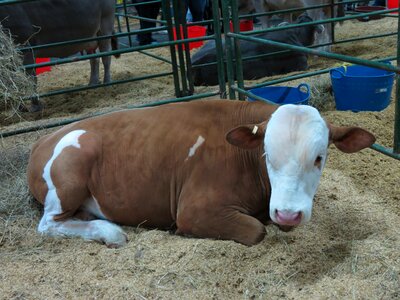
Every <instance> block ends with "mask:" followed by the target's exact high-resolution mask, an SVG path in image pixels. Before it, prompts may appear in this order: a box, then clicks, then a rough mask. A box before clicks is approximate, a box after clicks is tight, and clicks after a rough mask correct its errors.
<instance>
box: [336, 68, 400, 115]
mask: <svg viewBox="0 0 400 300" xmlns="http://www.w3.org/2000/svg"><path fill="white" fill-rule="evenodd" d="M330 75H331V81H332V88H333V93H334V97H335V102H336V109H337V110H352V111H355V112H357V111H381V110H383V109H385V108H386V107H387V106H388V105H389V103H390V95H391V92H392V87H393V80H394V76H395V73H394V72H390V71H386V70H381V69H376V68H370V67H364V66H359V65H354V66H349V67H339V68H335V69H331V70H330Z"/></svg>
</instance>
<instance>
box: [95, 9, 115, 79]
mask: <svg viewBox="0 0 400 300" xmlns="http://www.w3.org/2000/svg"><path fill="white" fill-rule="evenodd" d="M113 32H114V14H112V15H111V16H110V17H105V18H103V19H102V20H101V24H100V32H99V33H98V35H99V36H101V35H111V34H112V33H113ZM111 49H112V45H111V39H105V40H100V41H99V50H100V52H108V51H111ZM101 61H102V63H103V67H104V80H103V83H109V82H111V69H110V67H111V56H110V55H109V56H103V57H102V58H101Z"/></svg>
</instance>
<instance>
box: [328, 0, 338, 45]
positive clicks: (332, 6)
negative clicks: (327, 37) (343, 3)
mask: <svg viewBox="0 0 400 300" xmlns="http://www.w3.org/2000/svg"><path fill="white" fill-rule="evenodd" d="M338 10H339V6H337V7H336V11H338ZM331 18H336V14H335V0H331ZM331 37H332V40H331V41H329V42H331V43H332V44H334V43H335V22H331Z"/></svg>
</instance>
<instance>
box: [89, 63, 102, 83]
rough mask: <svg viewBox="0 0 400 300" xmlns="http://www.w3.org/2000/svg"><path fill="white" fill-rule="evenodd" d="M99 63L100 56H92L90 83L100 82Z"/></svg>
mask: <svg viewBox="0 0 400 300" xmlns="http://www.w3.org/2000/svg"><path fill="white" fill-rule="evenodd" d="M99 65H100V59H99V58H91V59H90V80H89V85H95V84H99V83H100V80H99V73H100V72H99Z"/></svg>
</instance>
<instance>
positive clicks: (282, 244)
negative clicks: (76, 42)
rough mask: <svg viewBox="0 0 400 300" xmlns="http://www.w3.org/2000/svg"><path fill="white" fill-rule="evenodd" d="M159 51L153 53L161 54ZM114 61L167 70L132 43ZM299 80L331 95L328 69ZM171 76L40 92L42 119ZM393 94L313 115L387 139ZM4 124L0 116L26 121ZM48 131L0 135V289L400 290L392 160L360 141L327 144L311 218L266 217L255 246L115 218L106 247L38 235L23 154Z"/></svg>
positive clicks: (105, 104) (104, 293) (136, 95)
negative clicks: (275, 221) (112, 241)
mask: <svg viewBox="0 0 400 300" xmlns="http://www.w3.org/2000/svg"><path fill="white" fill-rule="evenodd" d="M391 28H397V21H396V20H393V18H390V19H389V18H387V19H384V20H382V21H371V22H368V23H360V22H359V23H357V22H348V23H346V25H345V26H343V27H339V28H338V34H339V35H340V36H343V38H345V37H347V34H348V33H349V34H350V33H354V35H361V34H371V33H372V31H374V32H376V31H377V30H379V31H382V32H383V31H385V32H386V31H387V29H391ZM350 29H352V30H350ZM353 29H354V30H353ZM345 34H346V36H344V35H345ZM395 43H396V39H395V38H394V37H390V38H384V39H377V40H371V41H364V42H362V43H353V44H349V45H346V44H343V45H339V46H336V48H335V50H337V52H338V53H342V54H346V53H347V54H354V55H357V56H358V55H359V56H362V57H368V58H377V57H379V58H381V57H384V56H389V55H393V54H394V53H395V48H394V47H395ZM167 51H168V49H157V50H153V53H154V54H156V55H159V56H163V57H168V56H167V55H168V52H167ZM138 61H140V62H142V63H139V64H138V63H137V62H138ZM334 65H337V62H335V61H328V60H325V59H319V58H318V59H317V58H315V59H312V61H310V66H311V70H314V69H318V68H326V67H330V66H334ZM88 69H89V64H88V63H87V62H77V63H74V64H69V65H60V66H55V67H54V68H53V69H52V71H51V72H49V73H45V74H43V75H42V76H41V77H40V78H39V89H40V91H41V92H46V91H51V90H55V89H58V88H61V87H65V84H67V85H70V86H73V85H75V84H86V82H87V80H88V74H89V70H88ZM112 70H113V78H114V79H117V80H118V79H123V78H124V77H126V76H133V75H138V74H140V75H145V74H146V75H147V74H151V73H154V72H155V70H158V71H167V70H169V68H168V66H167V67H165V64H161V63H160V62H158V61H154V60H150V59H148V58H146V57H144V56H143V55H142V56H140V54H138V53H132V54H130V55H124V56H123V57H122V58H121V59H120V60H113V65H112ZM301 82H306V83H308V84H309V85H310V86H311V89H312V93H314V94H313V98H314V100H316V98H317V97H321V98H324V96H325V99H326V102H331V100H329V99H328V98H326V96H328V94H329V92H328V91H329V80H328V77H327V75H323V76H321V77H313V78H307V79H304V80H298V81H296V82H291V83H290V85H292V86H297V85H298V84H299V83H301ZM172 83H173V82H172V78H158V79H151V80H148V81H144V82H132V83H130V84H124V85H119V86H115V87H109V88H104V89H98V90H93V91H85V92H83V93H75V94H72V95H60V96H56V97H51V98H47V101H48V103H46V104H47V106H46V110H45V114H44V115H43V116H42V118H43V120H41V121H43V122H46V121H47V120H46V118H52V119H51V121H54V120H56V119H55V117H57V120H59V119H60V118H65V117H66V116H69V117H77V116H80V115H82V114H85V113H90V112H94V111H99V110H106V109H108V108H110V107H113V108H115V107H120V106H123V105H128V104H140V103H144V102H149V101H154V100H155V99H162V98H167V97H170V96H171V95H173V84H172ZM393 96H394V95H393ZM329 97H330V95H329ZM393 102H394V97H392V104H391V105H390V106H389V107H388V108H387V109H385V110H384V111H382V112H360V113H352V112H339V111H333V110H329V109H328V111H324V112H323V116H324V117H325V118H326V119H327V120H328V121H330V122H332V123H333V124H335V125H343V126H346V125H357V126H361V127H364V128H366V129H368V130H370V131H371V132H373V133H374V134H375V135H376V137H377V141H378V143H380V144H382V145H384V146H387V147H391V146H392V143H393V116H394V110H395V109H394V103H393ZM321 104H324V103H321ZM315 105H317V104H315ZM27 115H28V114H26V115H24V116H25V117H26V116H27ZM0 122H1V119H0ZM36 122H37V121H36ZM10 124H11V125H7V126H6V124H5V123H3V124H0V126H1V125H3V126H5V127H6V128H7V129H17V128H18V126H19V127H25V126H26V124H22V123H19V124H12V123H10ZM52 131H54V129H49V130H45V131H40V132H39V133H37V132H34V133H28V134H24V135H20V136H14V137H9V138H6V139H3V140H0V264H1V267H2V269H1V272H0V280H1V282H2V286H1V288H0V299H42V298H45V299H96V298H100V299H307V300H309V299H388V300H389V299H399V298H400V254H399V249H400V234H399V228H400V196H399V195H400V192H399V191H400V189H399V182H400V172H399V170H400V161H396V160H393V159H392V158H389V157H386V156H383V155H381V154H379V153H377V152H375V151H372V150H370V149H366V150H363V151H362V152H360V153H357V154H352V155H347V154H343V153H341V152H340V151H338V150H336V149H335V148H334V147H331V149H330V154H329V158H328V162H327V166H326V168H325V170H324V174H323V177H322V180H321V185H320V188H319V190H318V193H317V195H316V197H315V205H314V209H313V217H312V220H311V222H310V223H309V224H307V225H306V226H304V227H299V228H297V229H295V230H293V231H292V232H289V233H283V232H280V231H279V230H277V229H276V227H274V226H268V227H267V231H268V234H267V236H266V238H265V239H264V240H263V241H262V242H261V243H260V244H258V245H256V246H254V247H245V246H243V245H240V244H237V243H235V242H232V241H214V240H209V239H194V238H183V237H178V236H175V235H171V234H170V233H169V232H166V231H160V230H148V229H142V228H134V227H125V228H124V230H126V232H127V233H128V237H129V244H128V245H127V246H126V247H123V248H121V249H108V248H106V247H104V246H103V245H100V244H96V243H87V242H84V241H83V240H81V239H55V238H48V237H44V236H41V235H39V234H38V233H37V230H36V227H37V225H38V223H39V219H40V216H41V208H38V206H37V205H36V204H35V203H36V202H34V201H33V199H32V198H31V197H30V195H29V193H28V190H27V184H26V164H27V161H28V156H29V149H30V146H31V145H32V144H33V143H34V142H35V141H36V140H37V139H38V137H39V136H41V135H44V134H46V133H48V132H52Z"/></svg>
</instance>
